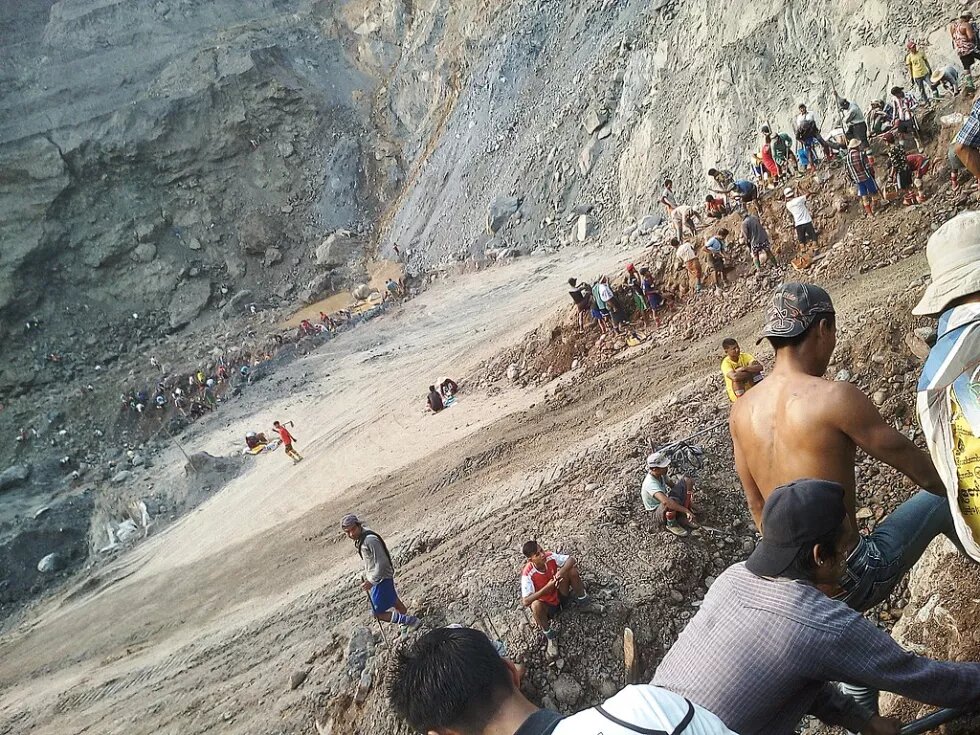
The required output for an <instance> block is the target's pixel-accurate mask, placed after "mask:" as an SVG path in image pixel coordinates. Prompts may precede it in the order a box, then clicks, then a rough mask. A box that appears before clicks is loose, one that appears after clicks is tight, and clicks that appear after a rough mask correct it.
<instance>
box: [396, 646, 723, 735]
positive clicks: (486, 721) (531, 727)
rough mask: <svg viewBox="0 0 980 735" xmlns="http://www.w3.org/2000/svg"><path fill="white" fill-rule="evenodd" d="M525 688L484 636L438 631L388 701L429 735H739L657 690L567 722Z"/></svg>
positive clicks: (632, 689)
mask: <svg viewBox="0 0 980 735" xmlns="http://www.w3.org/2000/svg"><path fill="white" fill-rule="evenodd" d="M520 682H521V680H520V672H519V671H518V669H517V667H516V666H515V665H514V663H513V662H511V661H509V660H508V659H505V658H501V657H500V655H499V653H498V652H497V649H495V648H494V646H493V643H491V642H490V640H489V639H488V638H487V636H486V635H485V634H484V633H482V632H480V631H479V630H474V629H472V628H438V629H436V630H433V631H431V632H429V633H426V634H425V635H424V636H422V637H421V638H419V640H418V641H416V642H415V644H414V645H413V646H411V648H409V649H408V650H404V649H403V650H401V651H399V653H398V658H397V661H396V662H395V670H394V674H393V676H392V678H391V686H390V687H389V689H388V698H389V702H390V704H391V708H392V709H393V710H394V711H395V712H396V713H397V714H398V716H399V717H400V718H402V719H403V720H404V721H405V722H406V723H407V724H408V726H409V727H410V728H411V730H412V731H413V732H424V733H429V735H433V733H434V734H435V735H510V734H511V733H513V734H514V735H583V734H584V733H604V735H636V733H659V732H662V733H664V734H665V735H666V734H667V733H670V734H671V735H734V733H733V732H732V731H731V730H729V729H728V728H727V727H725V723H723V722H722V721H721V720H720V719H718V718H717V717H715V715H713V714H711V712H709V711H708V710H706V709H704V708H702V707H699V706H698V705H696V704H692V703H691V702H689V701H688V700H686V699H684V697H681V696H679V695H676V694H673V693H671V692H668V691H667V690H666V689H661V688H660V687H655V686H651V685H649V684H635V685H632V686H627V687H625V688H624V689H622V690H621V691H620V692H619V693H618V694H616V695H614V696H612V697H610V698H609V699H607V700H606V701H605V702H603V703H602V704H601V705H598V706H596V707H590V708H589V709H586V710H582V711H581V712H577V713H575V714H573V715H569V716H568V717H563V716H562V715H561V714H559V713H558V712H555V711H553V710H549V709H539V708H538V707H537V706H536V705H534V704H532V703H531V702H530V701H529V700H528V699H527V697H525V696H524V694H523V692H521V683H520Z"/></svg>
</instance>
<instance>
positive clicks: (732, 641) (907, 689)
mask: <svg viewBox="0 0 980 735" xmlns="http://www.w3.org/2000/svg"><path fill="white" fill-rule="evenodd" d="M835 681H843V682H848V683H850V684H855V685H865V686H869V687H872V688H874V689H879V690H884V691H889V692H894V693H896V694H900V695H902V696H905V697H909V698H910V699H914V700H916V701H919V702H925V703H927V704H933V705H937V706H941V707H963V706H967V705H973V704H976V702H977V701H978V700H980V664H978V663H949V662H945V661H933V660H931V659H928V658H924V657H922V656H916V655H914V654H911V653H909V652H908V651H906V650H904V649H903V648H901V647H900V646H899V645H898V644H897V643H896V642H895V641H893V640H892V638H891V636H889V635H888V633H886V632H885V631H883V630H880V629H878V628H877V627H875V625H874V624H873V623H872V622H871V621H869V620H867V619H866V618H864V617H863V616H862V615H861V614H860V613H858V612H855V611H854V610H852V609H851V608H849V607H848V606H847V605H845V604H844V603H842V602H836V601H834V600H831V599H830V598H829V597H827V596H826V595H825V594H824V593H823V592H821V591H820V590H818V589H817V588H816V587H814V586H812V585H810V584H808V583H805V582H797V581H793V580H788V579H777V580H773V579H764V578H762V577H757V576H755V575H754V574H752V572H750V571H749V570H748V569H746V568H745V565H744V564H736V565H734V566H732V567H729V568H728V569H726V570H725V571H724V572H722V574H721V575H720V576H719V577H718V579H717V580H716V581H715V583H714V584H713V585H711V589H710V590H708V594H707V595H705V598H704V603H703V604H702V605H701V609H700V610H699V611H698V613H697V615H695V616H694V617H693V618H692V619H691V621H690V622H689V623H688V625H687V628H685V629H684V631H683V632H682V633H681V635H680V638H678V639H677V642H676V643H675V644H674V645H673V647H671V649H670V650H669V651H668V652H667V655H666V656H665V657H664V660H663V661H662V662H661V664H660V666H659V667H658V668H657V671H656V673H655V674H654V676H653V682H652V683H653V684H654V685H656V686H661V687H663V688H664V689H669V690H670V691H672V692H676V693H677V694H680V695H681V696H684V697H687V698H688V699H690V700H691V701H692V702H694V703H695V704H698V705H700V706H702V707H704V708H705V709H707V710H709V711H711V712H713V713H714V714H716V715H718V717H720V718H721V720H722V721H723V722H724V723H725V724H726V725H727V726H728V727H729V728H730V729H732V730H734V731H735V732H737V733H740V734H741V735H791V734H792V733H793V731H794V728H795V727H796V725H797V723H798V722H799V721H800V720H801V719H802V717H803V715H805V714H807V713H809V714H812V715H815V716H816V717H818V718H819V719H821V720H822V721H823V722H825V723H826V724H828V725H841V726H843V727H845V728H847V729H849V730H851V731H853V732H860V731H861V730H862V729H863V728H864V727H865V726H866V725H867V722H868V720H869V719H870V717H871V713H870V712H868V711H867V710H865V709H864V708H863V707H861V706H860V705H859V704H857V702H855V701H854V700H853V699H851V698H850V697H847V696H845V695H844V694H842V693H841V692H840V690H839V689H837V687H835V686H834V685H833V684H831V683H829V682H835Z"/></svg>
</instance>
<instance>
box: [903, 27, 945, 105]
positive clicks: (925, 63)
mask: <svg viewBox="0 0 980 735" xmlns="http://www.w3.org/2000/svg"><path fill="white" fill-rule="evenodd" d="M905 48H906V49H907V50H908V55H906V57H905V68H906V69H908V70H909V76H910V77H911V78H912V84H914V85H915V86H916V87H917V88H918V89H919V95H921V99H922V104H924V105H926V104H929V89H931V80H930V79H929V77H930V76H931V75H932V67H931V66H930V65H929V60H928V59H927V58H926V52H925V51H922V50H921V49H920V48H919V47H918V46H916V44H915V41H909V42H908V43H907V44H905ZM933 92H934V93H935V95H936V99H937V100H938V99H939V91H938V90H935V89H934V90H933Z"/></svg>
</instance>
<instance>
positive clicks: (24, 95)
mask: <svg viewBox="0 0 980 735" xmlns="http://www.w3.org/2000/svg"><path fill="white" fill-rule="evenodd" d="M958 7H959V5H958V4H957V3H955V2H952V1H947V2H943V3H939V4H935V3H926V2H924V1H921V0H917V1H916V2H912V3H898V2H897V0H872V1H871V2H857V0H846V1H845V2H841V3H837V4H832V5H829V6H827V5H812V4H802V5H801V4H799V3H790V2H787V1H786V0H776V1H775V2H766V3H761V2H750V3H741V4H735V5H733V4H730V3H721V2H718V1H717V0H710V1H709V2H706V3H700V4H690V3H686V4H685V3H680V2H677V0H658V1H657V2H653V3H650V2H641V1H640V0H632V1H630V2H613V1H612V0H591V1H586V0H582V1H581V2H572V3H556V2H551V1H549V0H511V1H509V2H503V3H484V2H479V1H478V0H425V1H424V2H409V1H408V0H380V1H378V0H374V1H369V0H333V1H332V2H313V0H302V1H301V2H298V3H297V2H285V0H242V1H240V2H239V1H236V2H229V1H226V0H215V1H214V2H209V3H197V2H191V1H190V0H152V1H151V0H140V1H139V2H129V1H127V2H123V1H122V0H60V1H59V2H50V1H49V0H31V1H29V2H19V3H7V4H5V5H4V7H3V8H0V27H2V28H3V30H4V39H5V45H4V47H3V49H0V90H2V91H3V94H2V95H0V171H2V175H0V215H2V216H0V245H2V247H0V325H2V326H0V330H3V331H4V332H6V333H7V334H5V335H4V336H6V337H8V338H9V337H17V336H18V335H19V334H20V332H21V331H22V325H23V323H24V321H25V319H27V318H31V317H38V318H40V319H41V320H42V321H43V322H44V326H45V329H46V330H47V335H48V336H49V338H50V341H51V342H53V343H59V347H60V348H61V349H66V346H65V344H64V342H66V341H68V340H70V339H74V338H75V337H77V336H78V332H79V330H80V329H81V330H85V329H92V330H93V331H95V330H97V331H98V333H99V334H109V333H112V334H114V335H118V336H119V338H120V339H121V340H124V341H125V340H126V339H131V337H132V330H131V329H129V328H128V327H125V325H126V324H127V323H129V322H127V320H130V322H131V315H132V314H133V313H136V314H137V315H138V317H139V323H140V327H141V328H142V329H143V334H152V333H153V332H154V330H157V331H159V330H169V329H173V328H176V327H175V326H174V321H173V320H172V319H171V315H170V311H169V310H168V309H167V305H168V304H171V303H172V301H173V300H174V299H175V298H176V294H178V293H179V292H180V290H181V289H184V288H186V283H187V282H188V281H190V280H193V279H206V280H208V281H210V282H211V283H212V284H213V295H212V298H211V299H210V300H209V301H208V302H207V303H206V304H205V305H204V306H203V307H202V317H203V318H212V317H213V316H214V315H217V314H219V313H221V311H220V310H221V309H222V308H223V307H224V306H225V305H226V301H227V298H229V297H230V295H232V294H234V293H236V292H237V291H240V290H242V289H248V290H250V291H252V292H254V293H255V295H256V300H257V301H259V302H261V303H294V302H296V301H297V300H300V299H303V300H307V301H308V300H310V299H313V298H315V297H316V296H317V293H315V292H323V291H327V290H331V289H339V288H342V287H346V286H348V285H350V284H351V283H353V282H355V281H356V280H358V276H359V275H361V269H362V261H363V250H364V249H365V248H368V249H370V248H373V247H374V244H375V243H377V244H378V245H379V249H380V252H381V253H382V254H383V255H388V256H391V255H393V254H394V246H395V245H396V244H397V245H398V246H399V249H400V250H401V252H402V253H403V254H404V253H408V255H407V257H406V264H407V267H408V269H409V270H410V271H413V272H415V271H421V270H425V269H429V268H432V267H435V266H438V265H440V264H441V263H444V262H446V261H450V260H455V259H465V258H476V259H482V258H484V257H485V254H486V252H487V250H488V249H490V250H494V251H496V252H499V251H501V250H505V249H506V250H508V251H509V252H511V253H519V252H521V251H529V250H533V249H537V248H541V247H551V246H556V245H560V244H571V243H573V242H576V243H577V242H581V243H583V244H584V245H585V246H588V243H589V242H593V241H596V240H597V239H608V238H610V237H618V236H619V232H620V225H621V224H622V222H623V221H624V220H629V219H641V218H642V217H644V216H645V215H648V214H651V213H654V214H659V212H658V210H657V207H656V205H655V201H656V199H657V196H658V192H659V189H660V184H661V181H662V179H663V178H664V177H665V176H670V177H671V178H673V179H674V180H675V181H676V184H677V185H676V187H675V188H676V190H677V191H678V192H679V194H680V196H681V197H682V198H683V199H685V200H686V201H690V202H696V200H697V198H698V196H699V194H700V193H701V192H702V187H703V184H704V177H703V171H704V170H705V169H706V168H707V167H709V166H710V165H712V164H714V163H721V164H723V165H725V166H729V167H732V168H734V169H736V171H740V172H745V171H746V166H747V163H746V161H747V159H746V156H745V153H746V151H747V150H748V149H749V148H751V147H754V146H755V145H757V143H758V140H757V134H756V130H757V128H758V126H759V125H761V124H763V123H766V122H768V123H771V124H772V125H774V126H776V127H778V128H781V129H787V128H788V125H789V119H790V116H791V114H792V112H793V110H794V109H795V105H796V103H797V102H798V101H800V100H806V101H808V102H809V103H810V104H811V108H812V109H813V110H814V111H816V112H817V114H818V115H819V116H820V117H822V118H823V119H824V124H823V127H824V130H825V131H826V130H828V129H829V128H830V127H832V124H833V116H832V115H831V114H830V113H829V112H828V110H829V109H830V108H831V102H832V94H831V89H832V87H834V86H836V87H837V89H838V91H840V92H842V93H844V94H847V95H849V96H850V95H854V96H856V98H857V99H858V100H859V101H860V102H861V103H862V104H866V102H867V100H868V99H869V98H870V97H872V96H880V95H882V94H883V93H884V91H885V90H886V89H887V88H888V87H889V86H890V84H892V83H893V82H895V81H898V80H900V79H901V78H902V77H903V74H904V70H903V69H902V65H901V54H902V45H903V43H904V41H905V40H906V39H907V38H908V37H910V36H912V37H917V38H920V39H922V38H924V37H926V36H929V38H930V40H931V41H932V46H930V49H929V53H930V55H931V57H932V60H933V64H934V65H937V66H938V65H940V64H943V63H946V62H947V61H951V60H953V55H952V49H951V47H950V44H949V40H948V37H947V36H946V33H945V30H944V29H943V28H942V25H943V22H944V20H945V19H947V18H948V17H950V16H951V15H952V14H953V12H954V10H955V9H957V8H958ZM899 19H900V20H899ZM930 34H931V35H930ZM508 198H510V199H514V198H516V199H519V200H520V201H521V206H520V210H519V212H517V213H516V214H515V215H514V216H513V217H511V218H509V219H508V220H507V221H506V222H505V223H502V224H501V226H500V227H499V229H498V230H497V231H496V232H494V233H491V232H490V231H489V230H488V228H487V221H488V214H489V208H490V206H491V204H492V202H494V201H498V200H502V199H508ZM582 211H588V212H589V220H588V222H587V225H588V226H587V227H586V228H585V229H584V233H583V232H579V230H580V229H581V228H579V227H578V224H579V217H580V215H581V212H582ZM339 229H347V230H350V231H352V232H354V233H356V234H357V235H358V238H357V242H358V244H359V248H360V249H358V250H357V251H356V252H352V253H351V256H350V257H348V258H346V259H343V260H342V262H337V261H338V259H334V258H330V259H328V261H329V262H324V261H323V260H322V259H321V260H320V261H319V262H318V259H317V258H316V249H317V248H318V247H319V245H320V244H321V243H322V242H323V240H324V239H325V238H326V237H328V236H329V235H330V234H331V233H333V232H335V231H337V230H339ZM637 237H638V235H637ZM80 313H84V316H85V318H84V319H81V320H79V319H74V320H72V319H69V318H66V315H72V314H80ZM194 318H201V317H192V321H191V322H190V324H191V325H192V326H193V324H194V323H195V322H194V321H193V319H194ZM178 321H179V322H181V323H183V320H182V319H180V320H178ZM11 354H13V355H14V356H15V359H19V358H17V357H16V356H18V355H21V354H23V351H21V350H13V351H11ZM7 367H10V368H14V369H9V370H8V371H7V373H6V375H5V376H3V377H2V380H0V382H2V383H3V384H4V385H9V384H11V383H16V382H17V380H18V378H17V376H18V375H28V374H30V372H31V371H30V370H29V369H27V367H26V366H20V367H16V366H7Z"/></svg>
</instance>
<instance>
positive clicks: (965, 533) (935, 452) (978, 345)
mask: <svg viewBox="0 0 980 735" xmlns="http://www.w3.org/2000/svg"><path fill="white" fill-rule="evenodd" d="M978 363H980V304H964V305H962V306H957V307H954V308H952V309H949V310H947V311H944V312H943V314H942V316H940V317H939V339H938V340H937V341H936V346H935V347H933V348H932V350H931V351H930V353H929V357H928V359H927V360H926V364H925V365H924V366H923V367H922V375H921V376H920V377H919V387H918V395H917V397H916V408H917V410H918V412H919V423H920V424H922V432H923V433H924V434H925V437H926V443H927V444H928V445H929V452H930V454H932V462H933V464H934V465H936V470H937V471H938V472H939V476H940V477H941V478H942V479H943V484H944V485H945V486H946V495H947V497H948V498H949V503H950V508H951V510H952V512H953V524H954V525H955V526H956V534H957V536H959V537H960V541H961V542H962V544H963V548H964V549H965V550H966V552H967V553H968V554H969V555H970V556H971V557H973V558H974V559H976V560H977V561H980V545H978V544H977V542H976V541H975V540H974V539H973V532H972V531H971V530H970V527H969V526H968V525H967V523H966V521H965V520H963V515H962V513H960V510H959V500H958V491H959V479H958V477H957V474H956V456H955V455H954V453H953V448H954V446H953V429H952V419H953V416H952V409H951V407H950V399H951V398H952V397H953V393H954V391H955V392H956V393H957V395H959V382H958V380H957V379H958V378H961V376H963V375H964V374H966V373H969V372H972V371H973V370H974V369H975V368H976V367H977V364H978ZM968 377H969V376H968ZM957 402H958V403H959V405H960V407H961V408H963V407H964V406H966V405H968V404H969V402H970V401H969V398H968V397H964V399H962V400H959V401H957Z"/></svg>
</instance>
